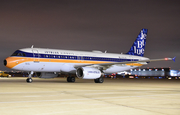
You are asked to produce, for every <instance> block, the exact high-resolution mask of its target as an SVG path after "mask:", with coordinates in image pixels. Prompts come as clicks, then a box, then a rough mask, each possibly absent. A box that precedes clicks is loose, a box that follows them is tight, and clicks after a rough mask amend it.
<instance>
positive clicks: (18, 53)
mask: <svg viewBox="0 0 180 115" xmlns="http://www.w3.org/2000/svg"><path fill="white" fill-rule="evenodd" d="M11 56H24V57H25V56H26V54H25V53H22V52H20V51H15V52H14V53H13V54H12V55H11Z"/></svg>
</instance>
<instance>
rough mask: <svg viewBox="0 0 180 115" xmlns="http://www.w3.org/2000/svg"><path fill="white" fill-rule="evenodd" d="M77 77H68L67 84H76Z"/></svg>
mask: <svg viewBox="0 0 180 115" xmlns="http://www.w3.org/2000/svg"><path fill="white" fill-rule="evenodd" d="M75 80H76V78H75V77H67V82H75Z"/></svg>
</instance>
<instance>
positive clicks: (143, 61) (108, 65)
mask: <svg viewBox="0 0 180 115" xmlns="http://www.w3.org/2000/svg"><path fill="white" fill-rule="evenodd" d="M175 58H176V57H174V58H162V59H149V60H139V61H124V62H114V63H101V64H84V65H75V66H74V67H75V68H79V67H86V66H93V67H99V66H100V67H105V68H107V67H110V66H112V65H119V64H135V63H139V64H143V63H149V62H153V61H168V60H173V61H174V62H175Z"/></svg>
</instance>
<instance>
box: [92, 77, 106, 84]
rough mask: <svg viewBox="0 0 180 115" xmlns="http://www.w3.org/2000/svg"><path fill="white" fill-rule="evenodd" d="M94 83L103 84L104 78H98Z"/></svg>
mask: <svg viewBox="0 0 180 115" xmlns="http://www.w3.org/2000/svg"><path fill="white" fill-rule="evenodd" d="M94 82H95V83H103V82H104V78H103V77H100V78H97V79H94Z"/></svg>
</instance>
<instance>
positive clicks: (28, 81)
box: [26, 71, 34, 83]
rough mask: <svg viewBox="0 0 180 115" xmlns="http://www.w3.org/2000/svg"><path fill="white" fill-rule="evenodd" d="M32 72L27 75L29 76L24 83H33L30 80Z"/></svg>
mask: <svg viewBox="0 0 180 115" xmlns="http://www.w3.org/2000/svg"><path fill="white" fill-rule="evenodd" d="M33 73H34V72H33V71H31V73H30V74H29V76H28V78H27V79H26V82H27V83H32V82H33V79H32V78H31V77H32V75H33Z"/></svg>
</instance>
